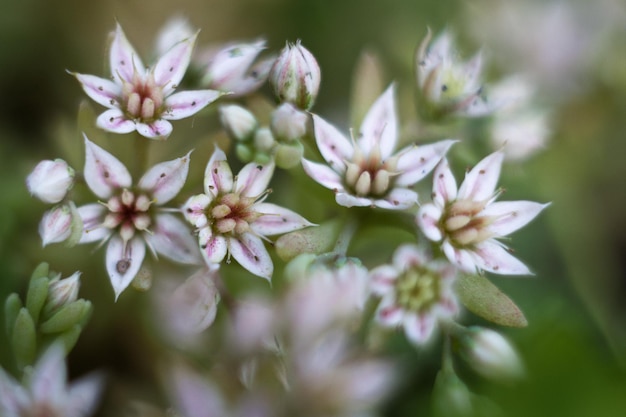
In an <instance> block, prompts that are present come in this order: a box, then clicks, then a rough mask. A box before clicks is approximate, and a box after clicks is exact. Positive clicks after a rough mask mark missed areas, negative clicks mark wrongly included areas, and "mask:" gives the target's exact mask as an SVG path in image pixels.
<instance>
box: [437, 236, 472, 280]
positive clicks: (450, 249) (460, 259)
mask: <svg viewBox="0 0 626 417" xmlns="http://www.w3.org/2000/svg"><path fill="white" fill-rule="evenodd" d="M441 249H442V250H443V253H444V254H445V255H446V257H447V258H448V260H449V261H450V262H452V263H453V264H454V265H456V266H457V267H458V268H459V269H460V270H462V271H465V272H469V273H471V274H474V273H476V268H477V267H476V260H475V258H476V257H475V256H472V254H471V252H470V251H468V250H465V249H458V248H455V247H454V246H452V244H450V242H448V241H447V240H444V242H443V244H442V245H441Z"/></svg>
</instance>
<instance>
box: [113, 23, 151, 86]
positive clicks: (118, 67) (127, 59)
mask: <svg viewBox="0 0 626 417" xmlns="http://www.w3.org/2000/svg"><path fill="white" fill-rule="evenodd" d="M109 54H110V55H109V64H110V65H111V75H112V76H113V78H114V79H115V80H116V81H117V82H118V84H120V85H121V84H122V82H123V81H126V82H132V80H133V74H134V73H135V72H137V73H139V75H140V76H141V77H143V75H144V73H145V69H144V66H143V62H141V58H139V55H138V54H137V52H136V51H135V48H133V46H132V45H131V44H130V42H128V39H126V35H124V31H122V27H121V26H120V25H119V24H118V25H117V28H116V29H115V35H114V38H113V42H112V43H111V49H110V52H109Z"/></svg>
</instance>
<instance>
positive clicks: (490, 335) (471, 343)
mask: <svg viewBox="0 0 626 417" xmlns="http://www.w3.org/2000/svg"><path fill="white" fill-rule="evenodd" d="M459 342H460V344H461V346H462V348H463V353H464V357H465V359H466V360H467V362H468V363H469V364H470V365H471V366H472V368H474V370H475V371H476V372H478V373H479V374H481V375H483V376H485V377H487V378H493V379H513V378H519V377H520V376H522V374H523V367H522V363H521V361H520V358H519V356H518V355H517V352H515V349H514V348H513V346H512V345H511V343H510V342H509V341H508V340H507V339H506V338H505V337H504V336H502V335H501V334H500V333H498V332H496V331H494V330H490V329H486V328H481V327H470V328H468V329H467V331H466V332H465V333H464V334H462V335H460V336H459Z"/></svg>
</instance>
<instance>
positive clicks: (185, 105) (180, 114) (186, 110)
mask: <svg viewBox="0 0 626 417" xmlns="http://www.w3.org/2000/svg"><path fill="white" fill-rule="evenodd" d="M223 95H224V93H222V92H220V91H215V90H192V91H181V92H180V93H176V94H172V95H171V96H169V97H168V98H167V99H165V106H166V108H167V109H166V111H165V112H164V113H163V115H162V117H163V118H164V119H168V120H179V119H184V118H185V117H189V116H192V115H194V114H196V113H197V112H199V111H200V110H202V109H203V108H205V107H206V106H207V105H209V104H210V103H212V102H214V101H215V100H217V99H218V98H219V97H221V96H223Z"/></svg>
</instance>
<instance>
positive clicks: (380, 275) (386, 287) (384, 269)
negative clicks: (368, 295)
mask: <svg viewBox="0 0 626 417" xmlns="http://www.w3.org/2000/svg"><path fill="white" fill-rule="evenodd" d="M398 275H399V274H398V270H397V269H396V268H395V267H393V266H391V265H381V266H378V267H376V268H374V269H372V270H371V271H370V274H369V280H370V290H371V291H372V293H374V294H376V295H386V294H388V293H390V292H392V291H394V284H395V282H396V279H397V278H398Z"/></svg>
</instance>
